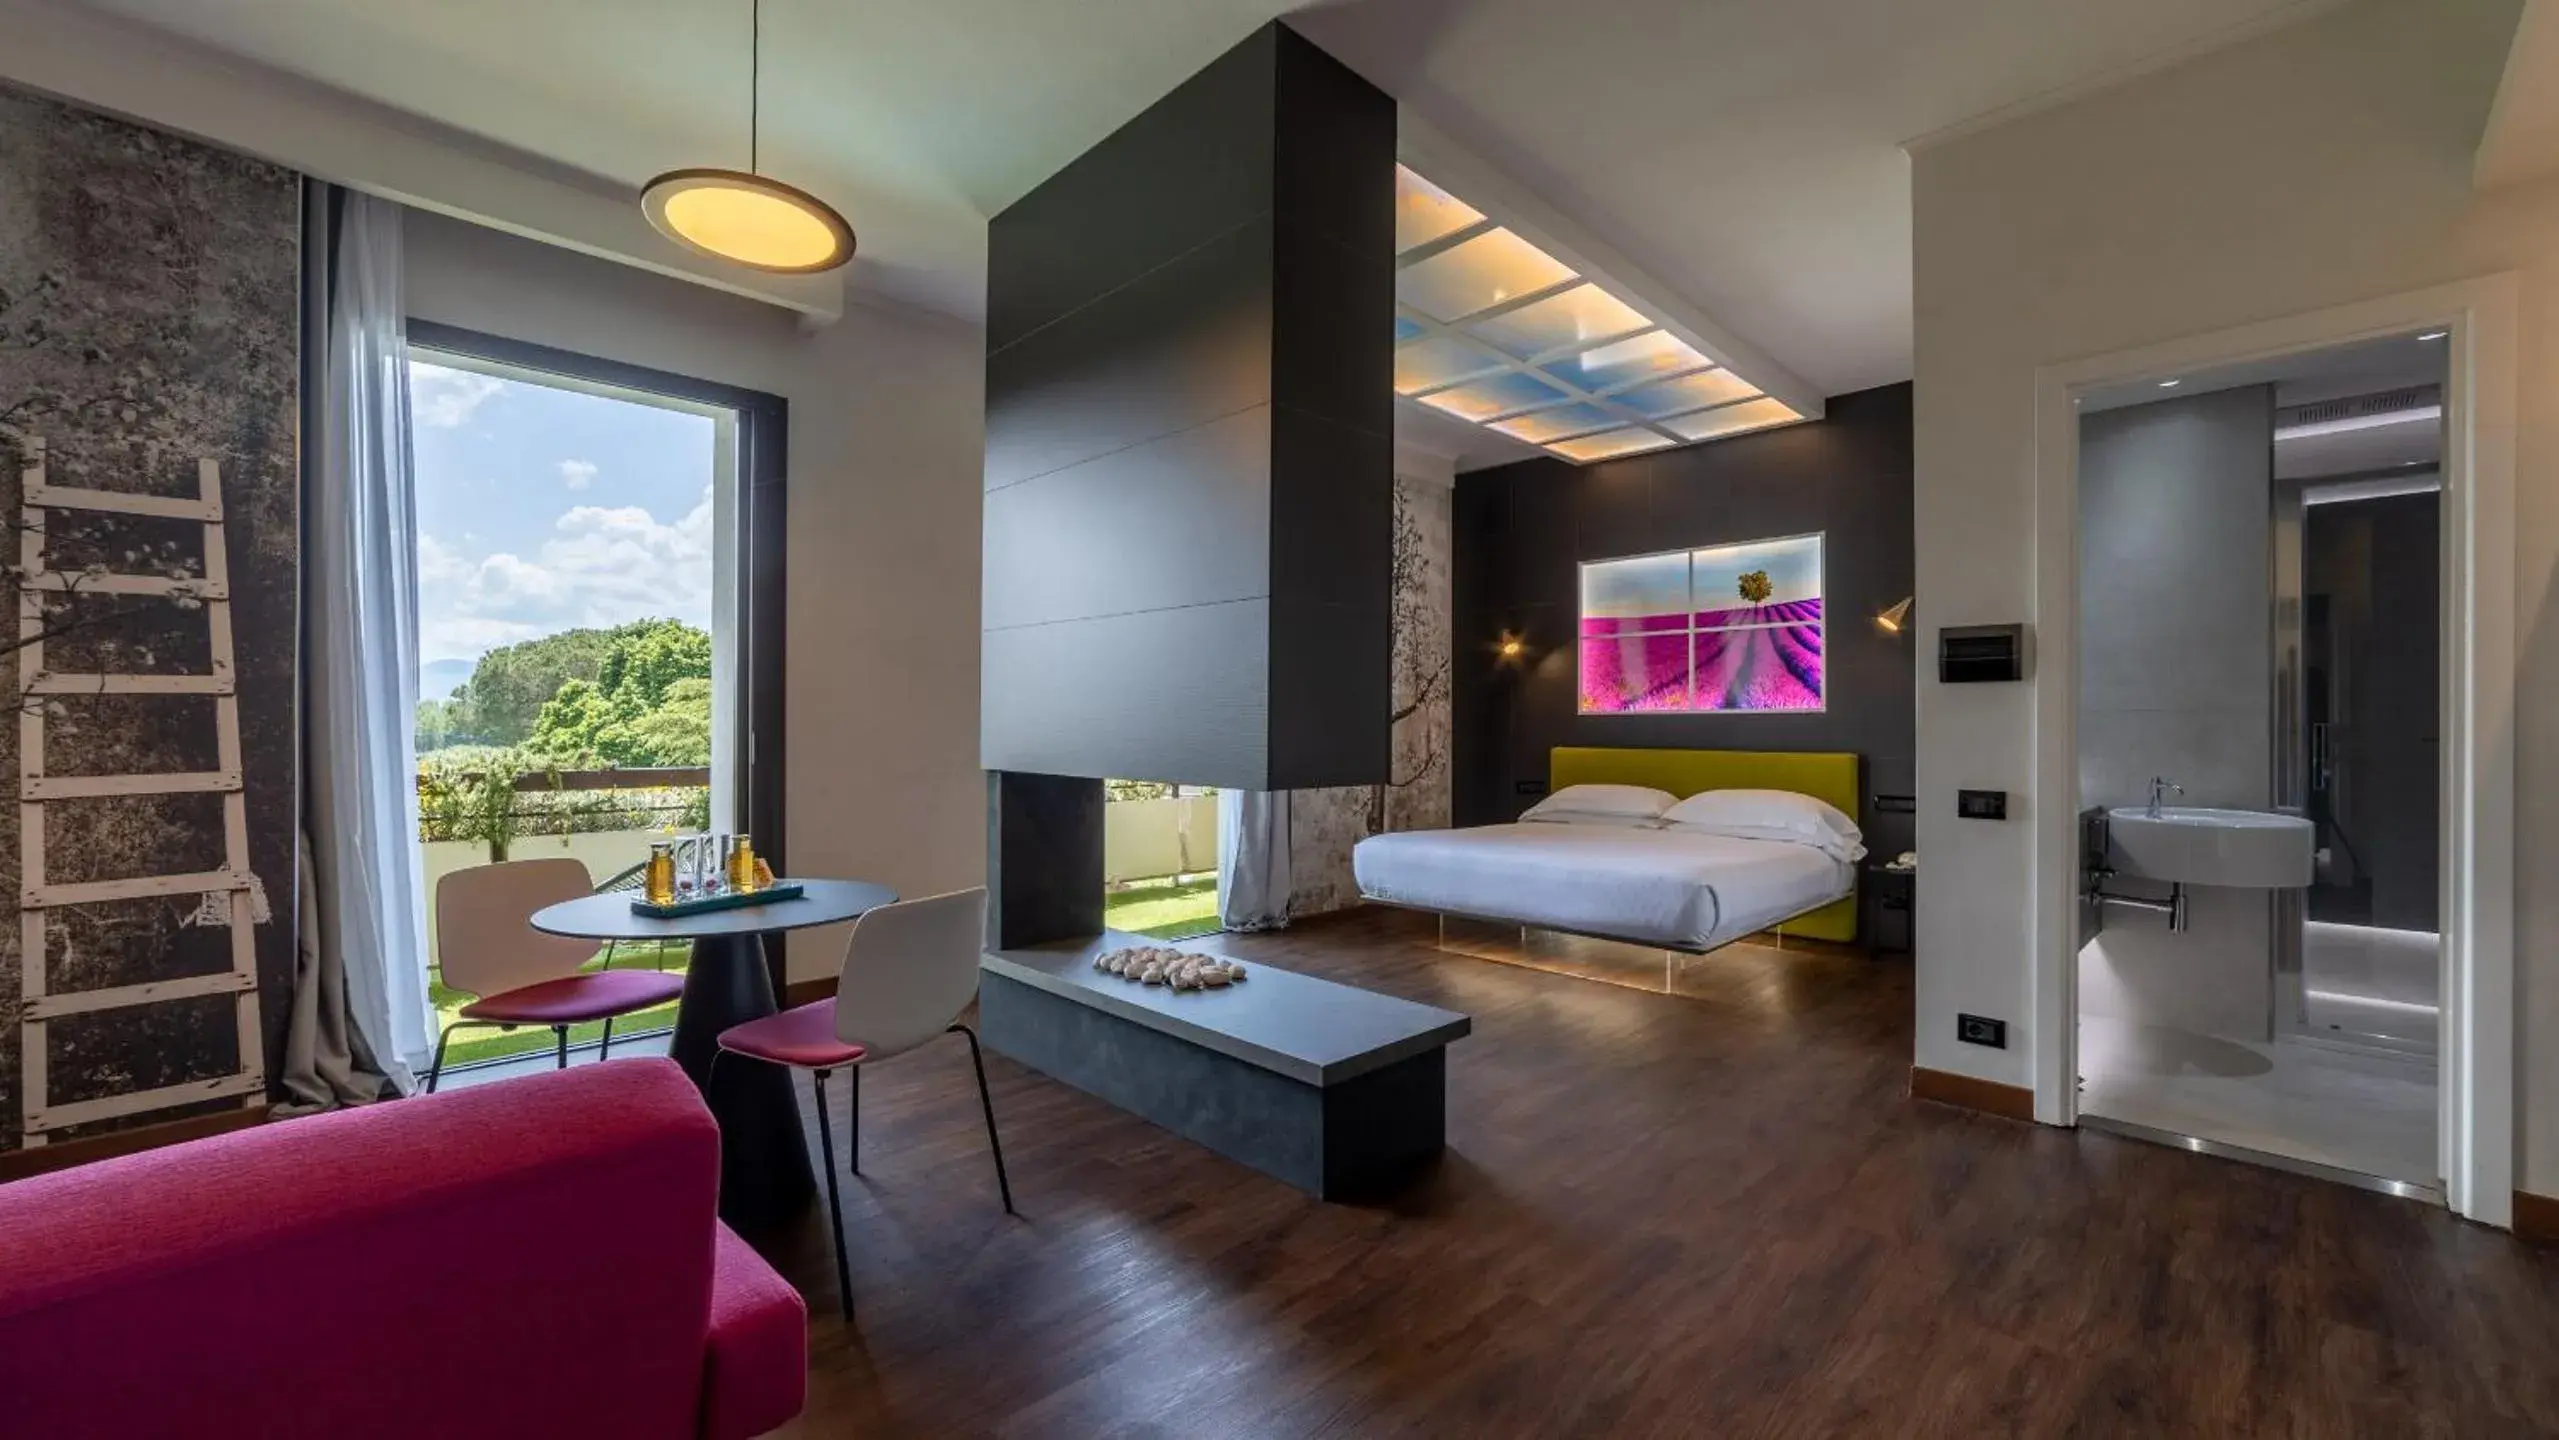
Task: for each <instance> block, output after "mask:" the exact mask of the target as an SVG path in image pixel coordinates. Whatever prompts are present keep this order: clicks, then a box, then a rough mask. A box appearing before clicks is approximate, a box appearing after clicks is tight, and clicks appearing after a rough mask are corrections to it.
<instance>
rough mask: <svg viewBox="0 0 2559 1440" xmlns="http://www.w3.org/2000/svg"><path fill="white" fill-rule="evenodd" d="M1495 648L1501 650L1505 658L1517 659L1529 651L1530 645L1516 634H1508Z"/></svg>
mask: <svg viewBox="0 0 2559 1440" xmlns="http://www.w3.org/2000/svg"><path fill="white" fill-rule="evenodd" d="M1494 648H1495V649H1496V650H1497V651H1499V652H1500V654H1501V657H1502V658H1503V659H1505V660H1516V659H1518V658H1519V657H1520V656H1522V655H1525V654H1527V653H1528V646H1527V644H1526V642H1524V641H1522V640H1521V639H1520V638H1519V637H1518V636H1516V635H1508V634H1506V635H1504V636H1502V639H1501V643H1500V644H1499V645H1498V646H1496V647H1494Z"/></svg>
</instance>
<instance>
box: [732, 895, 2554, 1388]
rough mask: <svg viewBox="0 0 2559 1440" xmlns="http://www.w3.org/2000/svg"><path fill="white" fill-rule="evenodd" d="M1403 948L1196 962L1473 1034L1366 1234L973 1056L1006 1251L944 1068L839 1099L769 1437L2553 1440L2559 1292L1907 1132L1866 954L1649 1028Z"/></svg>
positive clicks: (1958, 1133)
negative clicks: (2307, 1439)
mask: <svg viewBox="0 0 2559 1440" xmlns="http://www.w3.org/2000/svg"><path fill="white" fill-rule="evenodd" d="M1432 933H1433V932H1432V927H1431V925H1430V922H1428V921H1427V920H1424V919H1420V918H1418V917H1412V916H1405V915H1397V914H1389V913H1363V914H1360V915H1356V916H1353V917H1350V918H1347V919H1340V920H1334V921H1329V922H1323V923H1318V924H1314V925H1310V926H1306V927H1302V928H1300V929H1296V930H1292V931H1290V932H1287V933H1285V934H1281V935H1274V936H1268V937H1253V938H1238V939H1235V940H1233V941H1231V942H1229V947H1230V949H1231V950H1232V952H1233V953H1235V954H1236V955H1238V956H1240V957H1243V958H1246V959H1248V960H1251V959H1263V960H1268V961H1270V962H1272V963H1275V964H1283V965H1288V966H1291V967H1293V968H1297V969H1301V970H1305V971H1308V972H1311V973H1315V974H1322V975H1328V976H1331V977H1334V978H1336V979H1340V980H1345V981H1350V982H1353V983H1357V984H1362V985H1367V986H1370V987H1372V988H1375V989H1380V990H1385V991H1389V992H1391V993H1395V994H1399V995H1406V996H1410V997H1412V998H1414V999H1417V1000H1424V1001H1428V1002H1430V1003H1432V1004H1437V1005H1445V1006H1449V1007H1451V1008H1454V1009H1459V1010H1464V1011H1466V1012H1468V1013H1470V1014H1472V1015H1473V1016H1474V1017H1475V1034H1474V1036H1473V1037H1472V1038H1471V1039H1469V1040H1466V1041H1463V1042H1461V1043H1459V1044H1458V1045H1457V1046H1455V1047H1454V1048H1452V1050H1451V1051H1450V1062H1449V1111H1450V1114H1449V1138H1450V1153H1449V1155H1448V1156H1447V1158H1446V1160H1445V1162H1444V1164H1443V1165H1442V1166H1441V1167H1440V1169H1439V1170H1438V1171H1437V1173H1436V1174H1435V1175H1434V1176H1432V1177H1431V1178H1430V1179H1428V1180H1427V1181H1425V1182H1423V1183H1422V1184H1421V1185H1419V1186H1418V1187H1416V1188H1415V1190H1414V1191H1413V1192H1412V1193H1411V1194H1409V1195H1408V1196H1407V1197H1405V1198H1404V1199H1403V1200H1402V1201H1401V1202H1400V1203H1398V1204H1396V1205H1393V1206H1391V1207H1380V1208H1351V1207H1345V1206H1338V1205H1323V1204H1318V1203H1316V1202H1315V1201H1312V1200H1310V1199H1308V1198H1306V1197H1305V1196H1303V1195H1300V1194H1298V1193H1297V1192H1295V1191H1293V1190H1290V1189H1289V1188H1287V1187H1286V1186H1283V1185H1281V1184H1280V1183H1278V1182H1277V1181H1274V1180H1270V1179H1266V1178H1264V1177H1263V1176H1261V1175H1259V1174H1256V1173H1254V1172H1252V1171H1249V1170H1246V1169H1244V1168H1243V1167H1241V1166H1238V1165H1235V1164H1232V1163H1230V1162H1228V1161H1226V1160H1224V1159H1221V1158H1219V1157H1218V1156H1216V1155H1213V1154H1211V1153H1209V1152H1207V1151H1205V1150H1201V1149H1199V1148H1197V1147H1195V1146H1193V1145H1191V1144H1189V1143H1187V1142H1185V1141H1182V1140H1180V1139H1177V1138H1175V1137H1173V1136H1171V1135H1169V1134H1166V1133H1164V1132H1163V1131H1160V1130H1157V1129H1155V1128H1154V1127H1152V1126H1150V1125H1147V1124H1146V1123H1144V1122H1143V1121H1140V1120H1137V1119H1135V1118H1133V1117H1130V1116H1128V1115H1125V1114H1123V1113H1121V1112H1119V1111H1116V1110H1113V1109H1111V1108H1110V1107H1108V1106H1105V1105H1103V1104H1101V1103H1100V1102H1099V1101H1095V1100H1092V1099H1089V1098H1087V1097H1085V1096H1083V1095H1081V1094H1079V1093H1077V1092H1074V1091H1071V1090H1068V1089H1066V1088H1065V1087H1063V1086H1060V1085H1057V1084H1055V1083H1053V1082H1051V1081H1049V1080H1047V1079H1045V1078H1043V1077H1041V1076H1039V1075H1036V1074H1034V1073H1031V1072H1029V1071H1027V1070H1025V1069H1023V1068H1022V1067H1020V1066H1017V1065H1014V1064H1011V1063H1010V1062H1008V1061H1005V1060H1002V1059H1000V1058H998V1057H994V1056H990V1057H989V1060H988V1065H989V1071H990V1075H991V1078H992V1080H993V1083H994V1089H995V1104H996V1109H997V1113H998V1116H999V1118H1000V1121H1001V1123H1002V1125H1003V1127H1004V1135H1005V1139H1006V1144H1007V1146H1008V1158H1009V1159H1010V1161H1011V1163H1012V1176H1013V1190H1014V1194H1015V1196H1016V1197H1017V1199H1018V1202H1019V1204H1020V1207H1021V1211H1022V1218H1020V1219H1012V1218H1008V1217H1006V1216H1005V1215H1004V1214H1003V1212H1002V1211H1001V1209H1000V1208H999V1207H998V1205H997V1203H996V1198H995V1185H994V1175H993V1173H992V1170H991V1168H990V1165H989V1162H988V1160H987V1157H986V1153H985V1142H984V1136H983V1132H982V1131H981V1129H980V1128H979V1121H978V1115H977V1108H976V1105H975V1097H974V1096H973V1095H972V1094H971V1093H970V1086H969V1081H968V1059H967V1054H966V1047H965V1046H964V1045H963V1044H962V1043H961V1042H959V1041H958V1040H956V1039H954V1040H951V1041H949V1042H946V1043H944V1044H940V1045H936V1046H933V1047H930V1048H928V1049H927V1050H925V1051H923V1052H919V1053H917V1054H914V1055H910V1056H906V1057H902V1058H901V1059H899V1060H897V1061H896V1062H894V1063H891V1064H887V1065H884V1066H882V1067H881V1068H880V1069H879V1070H878V1071H876V1072H874V1073H873V1074H872V1075H871V1076H870V1077H869V1078H868V1079H867V1080H866V1081H865V1082H864V1090H865V1094H864V1097H863V1099H864V1105H863V1136H862V1140H863V1144H862V1156H863V1174H862V1176H861V1177H860V1178H859V1179H857V1180H854V1181H852V1182H851V1184H850V1187H849V1188H848V1189H847V1191H846V1193H845V1206H846V1226H847V1229H848V1232H849V1233H850V1235H851V1237H852V1249H853V1252H854V1253H853V1276H854V1285H855V1291H856V1302H857V1305H858V1307H859V1317H858V1322H857V1323H856V1324H855V1325H853V1326H851V1327H848V1326H846V1325H845V1324H844V1322H843V1321H842V1320H841V1319H840V1318H839V1316H838V1314H837V1312H836V1309H835V1303H834V1301H835V1286H834V1278H833V1268H832V1266H831V1264H830V1263H829V1261H828V1258H827V1252H826V1239H825V1233H826V1232H825V1229H824V1222H823V1218H822V1216H820V1215H819V1214H817V1213H814V1212H813V1213H812V1214H811V1215H810V1216H809V1218H808V1220H807V1223H806V1224H805V1225H804V1226H802V1227H801V1228H800V1229H798V1230H796V1231H794V1232H793V1233H791V1234H788V1235H785V1236H781V1237H778V1238H777V1239H774V1240H772V1241H770V1242H768V1248H769V1249H770V1250H771V1252H772V1253H773V1254H774V1255H775V1257H776V1259H777V1260H778V1262H779V1263H780V1264H782V1266H783V1267H784V1269H785V1271H786V1273H788V1274H789V1275H790V1276H791V1277H792V1278H793V1280H794V1281H795V1282H796V1283H798V1284H799V1285H801V1287H802V1288H803V1291H804V1293H806V1294H807V1295H808V1296H809V1297H810V1309H811V1312H812V1317H813V1318H812V1320H811V1325H810V1332H811V1333H810V1350H811V1374H810V1387H809V1388H810V1401H809V1408H808V1411H807V1413H806V1414H805V1415H804V1416H803V1417H802V1418H801V1420H800V1421H799V1423H798V1424H797V1425H796V1426H795V1427H794V1428H793V1429H792V1430H790V1431H788V1432H785V1433H789V1434H797V1435H808V1436H820V1435H824V1436H838V1435H843V1436H886V1435H932V1436H953V1435H975V1434H994V1435H1020V1436H1049V1435H1061V1436H1084V1435H1164V1436H1212V1435H1214V1436H1349V1435H1358V1436H1371V1435H1381V1436H1407V1435H1409V1436H1439V1435H1469V1436H1491V1435H1501V1436H1507V1435H1586V1434H1587V1435H1598V1434H1606V1435H1731V1436H1748V1435H1787V1436H1796V1435H1801V1436H1817V1435H1862V1434H1883V1435H1965V1436H1974V1435H2062V1434H2090V1435H2116V1434H2121V1435H2213V1436H2239V1435H2250V1436H2253V1435H2297V1436H2320V1437H2328V1436H2354V1435H2388V1436H2399V1435H2444V1436H2475V1435H2512V1434H2536V1433H2545V1432H2549V1431H2554V1430H2559V1255H2553V1254H2552V1253H2550V1252H2546V1251H2537V1250H2534V1249H2532V1248H2530V1247H2527V1246H2524V1245H2521V1244H2519V1243H2517V1242H2516V1241H2514V1240H2512V1239H2511V1238H2509V1237H2507V1236H2505V1235H2502V1234H2498V1233H2495V1232H2492V1231H2488V1230H2484V1229H2480V1228H2478V1227H2475V1226H2471V1225H2468V1224H2465V1223H2463V1222H2460V1221H2457V1220H2454V1219H2452V1218H2450V1217H2449V1216H2447V1215H2446V1214H2445V1213H2443V1212H2442V1211H2440V1210H2436V1209H2431V1208H2428V1207H2426V1206H2423V1205H2421V1204H2418V1203H2416V1202H2413V1201H2404V1200H2392V1199H2386V1198H2383V1197H2381V1196H2377V1195H2371V1194H2366V1193H2363V1192H2360V1191H2356V1190H2350V1189H2346V1188H2344V1187H2340V1186H2335V1185H2329V1184H2324V1183H2321V1182H2318V1181H2313V1180H2307V1179H2302V1178H2298V1177H2294V1176H2289V1175H2283V1174H2278V1173H2275V1172H2272V1171H2266V1170H2259V1169H2255V1168H2251V1167H2247V1166H2242V1165H2237V1164H2233V1163H2229V1162H2224V1161H2216V1160H2211V1159H2206V1158H2203V1157H2200V1156H2194V1155H2188V1154H2185V1153H2182V1152H2178V1151H2173V1150H2168V1149H2163V1148H2159V1147H2155V1146H2148V1145H2143V1144H2140V1143H2137V1142H2133V1141H2128V1140H2121V1139H2116V1138H2113V1137H2109V1136H2103V1135H2097V1134H2093V1133H2090V1134H2080V1133H2071V1132H2065V1131H2059V1130H2052V1129H2047V1128H2043V1127H2038V1126H2032V1125H2025V1124H2019V1123H2016V1122H2011V1121H2003V1120H1995V1119H1990V1118H1987V1117H1983V1116H1977V1115H1973V1114H1970V1113H1967V1112H1963V1111H1957V1110H1951V1109H1945V1108H1942V1107H1938V1106H1934V1105H1929V1104H1925V1103H1921V1102H1915V1101H1912V1100H1910V1099H1908V1098H1907V1095H1906V1090H1907V1084H1908V1074H1909V1066H1910V1057H1911V1044H1910V1015H1911V975H1910V970H1909V967H1908V965H1907V963H1906V962H1905V961H1902V960H1899V959H1896V960H1892V961H1886V962H1870V961H1867V960H1864V959H1861V958H1857V957H1855V956H1851V955H1841V954H1837V953H1817V954H1810V955H1792V954H1788V955H1780V954H1777V953H1775V952H1771V951H1767V950H1762V949H1736V950H1733V951H1728V952H1726V954H1727V955H1728V956H1730V957H1731V959H1730V963H1729V965H1728V966H1727V967H1726V968H1725V969H1724V971H1723V972H1722V976H1723V978H1722V983H1720V984H1719V985H1716V986H1714V987H1712V988H1711V989H1710V991H1709V993H1706V994H1704V995H1701V996H1697V997H1685V998H1672V997H1666V996H1659V995H1646V994H1642V993H1639V992H1636V991H1631V990H1625V989H1619V988H1614V987H1611V986H1606V985H1598V984H1593V983H1590V982H1587V981H1582V980H1575V979H1570V978H1566V977H1563V976H1557V975H1549V974H1543V973H1540V972H1537V971H1533V970H1526V969H1520V968H1515V967H1510V966H1504V965H1497V964H1492V963H1488V962H1485V961H1481V960H1472V959H1465V958H1460V957H1454V956H1448V955H1443V954H1440V953H1438V952H1437V951H1435V950H1433V949H1432V948H1430V937H1431V935H1432ZM841 1093H842V1092H841V1087H837V1088H836V1094H837V1096H838V1097H839V1098H838V1101H837V1103H838V1104H839V1105H840V1104H841V1103H842V1102H841V1099H840V1096H841ZM801 1095H802V1103H803V1106H804V1108H805V1105H806V1096H807V1091H806V1088H805V1086H803V1087H802V1090H801ZM838 1133H839V1136H840V1134H841V1131H840V1130H839V1132H838ZM814 1148H815V1147H814V1137H813V1138H812V1153H814Z"/></svg>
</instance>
